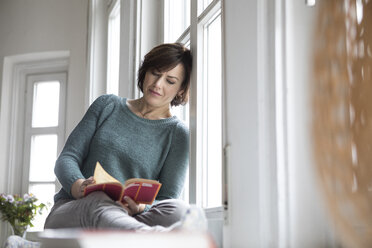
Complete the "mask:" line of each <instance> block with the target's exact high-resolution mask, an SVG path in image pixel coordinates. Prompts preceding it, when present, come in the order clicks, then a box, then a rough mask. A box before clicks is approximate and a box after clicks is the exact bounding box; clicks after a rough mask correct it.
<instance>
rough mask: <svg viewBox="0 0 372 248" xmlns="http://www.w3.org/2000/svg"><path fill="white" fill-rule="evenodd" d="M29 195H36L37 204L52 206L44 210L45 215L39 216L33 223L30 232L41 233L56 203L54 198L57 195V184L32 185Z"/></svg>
mask: <svg viewBox="0 0 372 248" xmlns="http://www.w3.org/2000/svg"><path fill="white" fill-rule="evenodd" d="M29 193H32V194H33V195H35V197H36V198H37V199H38V201H37V204H40V203H44V204H45V205H47V204H50V205H49V206H48V209H44V210H43V214H42V215H39V214H37V215H36V216H35V219H34V220H33V221H32V224H33V225H34V227H31V228H30V229H29V230H28V231H31V232H39V231H42V230H44V223H45V219H46V217H47V216H48V214H49V213H50V210H51V208H52V204H53V202H54V200H53V197H54V194H55V184H54V183H47V184H38V183H37V184H32V183H31V184H30V185H29Z"/></svg>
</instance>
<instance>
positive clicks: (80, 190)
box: [71, 177, 95, 199]
mask: <svg viewBox="0 0 372 248" xmlns="http://www.w3.org/2000/svg"><path fill="white" fill-rule="evenodd" d="M93 183H95V181H94V179H93V177H89V178H88V179H78V180H76V181H75V182H74V183H73V184H72V186H71V194H72V196H73V197H74V198H75V199H80V198H82V197H83V196H84V189H85V188H86V187H87V186H88V185H89V184H93Z"/></svg>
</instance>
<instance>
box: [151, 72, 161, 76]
mask: <svg viewBox="0 0 372 248" xmlns="http://www.w3.org/2000/svg"><path fill="white" fill-rule="evenodd" d="M151 73H152V75H154V76H157V77H159V76H160V74H159V73H156V72H154V71H153V72H151Z"/></svg>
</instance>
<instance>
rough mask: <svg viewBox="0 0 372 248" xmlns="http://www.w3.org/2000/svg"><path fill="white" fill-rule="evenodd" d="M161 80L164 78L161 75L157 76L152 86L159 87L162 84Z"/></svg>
mask: <svg viewBox="0 0 372 248" xmlns="http://www.w3.org/2000/svg"><path fill="white" fill-rule="evenodd" d="M163 81H164V78H163V77H162V76H161V77H158V78H157V79H156V80H155V82H154V86H155V87H161V86H162V84H163Z"/></svg>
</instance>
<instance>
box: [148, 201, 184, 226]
mask: <svg viewBox="0 0 372 248" xmlns="http://www.w3.org/2000/svg"><path fill="white" fill-rule="evenodd" d="M153 208H156V209H158V210H159V211H160V212H162V213H163V214H169V216H171V218H172V219H173V222H176V221H178V220H180V219H181V218H182V216H184V215H185V213H186V211H187V210H188V209H189V208H190V205H189V204H188V203H186V202H185V201H182V200H179V199H167V200H162V201H160V202H158V203H157V204H155V205H154V206H153Z"/></svg>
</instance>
